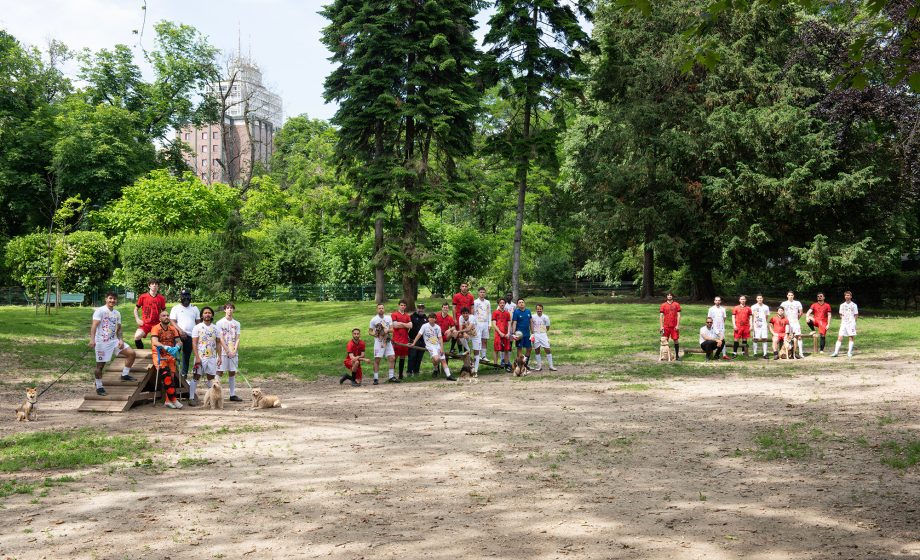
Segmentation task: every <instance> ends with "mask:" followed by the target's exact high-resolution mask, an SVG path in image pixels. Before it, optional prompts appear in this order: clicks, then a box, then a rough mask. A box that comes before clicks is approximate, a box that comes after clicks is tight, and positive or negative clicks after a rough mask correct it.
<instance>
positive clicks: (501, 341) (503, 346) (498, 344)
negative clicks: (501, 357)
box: [493, 333, 511, 352]
mask: <svg viewBox="0 0 920 560" xmlns="http://www.w3.org/2000/svg"><path fill="white" fill-rule="evenodd" d="M493 347H494V348H495V351H496V352H510V351H511V341H510V340H508V339H507V338H505V337H503V336H501V335H500V334H498V333H495V344H494V345H493Z"/></svg>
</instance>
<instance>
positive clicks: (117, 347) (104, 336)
mask: <svg viewBox="0 0 920 560" xmlns="http://www.w3.org/2000/svg"><path fill="white" fill-rule="evenodd" d="M116 303H118V295H117V294H116V293H115V292H109V293H107V294H106V295H105V305H103V306H102V307H98V308H96V310H95V311H93V323H92V326H91V327H90V328H89V347H90V348H92V349H94V350H95V352H96V371H95V373H94V375H95V378H96V394H97V395H100V396H105V394H106V393H105V387H103V386H102V369H103V368H104V367H105V364H107V363H109V360H111V359H112V356H114V355H118V356H124V357H125V366H124V367H123V368H122V369H121V380H122V381H126V382H127V381H137V380H136V379H135V378H133V377H131V366H133V365H134V358H135V357H136V355H135V353H134V350H133V349H132V348H131V347H129V346H128V345H127V344H125V341H124V339H122V332H121V313H120V312H119V311H118V310H117V309H115V304H116Z"/></svg>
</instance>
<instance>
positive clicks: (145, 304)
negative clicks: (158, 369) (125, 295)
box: [134, 278, 166, 350]
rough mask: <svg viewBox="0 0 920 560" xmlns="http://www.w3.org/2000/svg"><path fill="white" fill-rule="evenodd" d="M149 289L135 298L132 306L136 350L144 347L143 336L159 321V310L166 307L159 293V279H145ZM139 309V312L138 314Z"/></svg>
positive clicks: (163, 298) (164, 300) (164, 299)
mask: <svg viewBox="0 0 920 560" xmlns="http://www.w3.org/2000/svg"><path fill="white" fill-rule="evenodd" d="M147 286H148V288H149V291H148V292H146V293H144V294H141V297H139V298H137V305H136V306H135V307H134V320H135V321H136V322H137V330H136V331H134V346H135V347H137V349H138V350H140V349H141V348H143V347H144V337H146V336H147V335H148V334H150V331H151V330H152V329H153V327H155V326H156V325H157V323H159V322H160V311H163V310H164V309H166V298H165V297H163V294H161V293H160V281H159V280H157V279H156V278H151V279H150V280H148V281H147ZM138 309H140V311H141V312H140V314H138V312H137V311H138Z"/></svg>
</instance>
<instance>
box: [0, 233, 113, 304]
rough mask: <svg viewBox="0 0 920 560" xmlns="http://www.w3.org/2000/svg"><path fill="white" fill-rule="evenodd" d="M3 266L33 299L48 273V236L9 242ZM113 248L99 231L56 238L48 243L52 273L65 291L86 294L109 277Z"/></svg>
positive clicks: (35, 236)
mask: <svg viewBox="0 0 920 560" xmlns="http://www.w3.org/2000/svg"><path fill="white" fill-rule="evenodd" d="M5 253H6V254H5V259H4V260H5V263H6V266H7V268H8V269H9V271H10V276H11V277H12V279H13V280H15V281H16V282H18V283H19V284H21V285H22V286H23V288H24V289H25V290H26V294H27V295H28V296H29V297H36V296H37V295H38V294H39V293H41V292H42V291H43V290H44V284H43V283H42V281H41V280H40V278H41V277H42V276H45V275H46V274H48V264H49V263H48V235H47V234H43V233H33V234H30V235H23V236H20V237H16V238H13V239H11V240H10V242H9V243H8V244H7V246H6V251H5ZM112 260H113V259H112V248H111V244H110V243H109V241H108V240H107V239H106V238H105V236H104V235H102V234H101V233H99V232H95V231H78V232H74V233H71V234H70V235H67V236H61V235H55V236H54V237H53V240H52V243H51V273H52V274H53V275H55V276H57V277H58V279H59V281H60V283H61V290H62V291H64V292H81V293H88V292H90V291H92V290H93V289H94V288H97V287H100V286H102V285H103V283H104V282H105V280H106V279H107V278H109V276H110V275H111V274H112Z"/></svg>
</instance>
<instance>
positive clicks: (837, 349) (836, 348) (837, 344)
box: [834, 340, 840, 354]
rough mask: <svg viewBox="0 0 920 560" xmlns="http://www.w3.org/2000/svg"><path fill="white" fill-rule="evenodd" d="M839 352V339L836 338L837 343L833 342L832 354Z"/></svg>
mask: <svg viewBox="0 0 920 560" xmlns="http://www.w3.org/2000/svg"><path fill="white" fill-rule="evenodd" d="M839 353H840V341H839V340H838V341H837V343H836V344H834V354H839Z"/></svg>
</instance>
